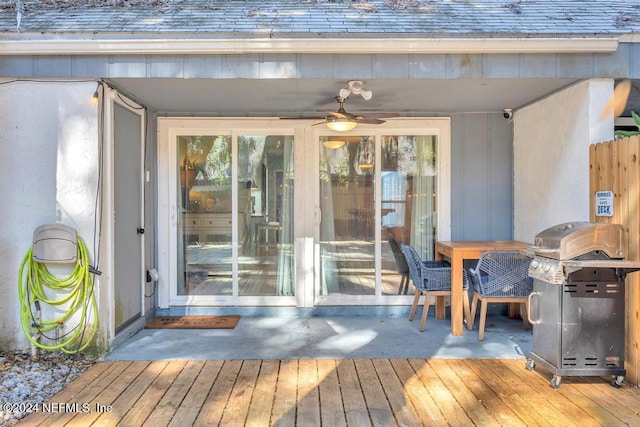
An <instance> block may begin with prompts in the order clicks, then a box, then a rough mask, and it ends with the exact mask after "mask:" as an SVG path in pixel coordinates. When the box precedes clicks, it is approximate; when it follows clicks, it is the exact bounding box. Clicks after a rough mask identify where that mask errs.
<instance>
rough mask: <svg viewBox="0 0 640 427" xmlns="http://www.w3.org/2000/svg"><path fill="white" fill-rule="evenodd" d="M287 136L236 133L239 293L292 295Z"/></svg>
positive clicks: (290, 154) (291, 177)
mask: <svg viewBox="0 0 640 427" xmlns="http://www.w3.org/2000/svg"><path fill="white" fill-rule="evenodd" d="M293 190H294V168H293V136H286V135H253V136H239V137H238V215H239V216H242V217H243V224H244V231H243V232H242V233H241V234H242V239H241V242H242V246H241V250H240V252H239V254H238V294H239V295H240V296H284V295H294V294H295V292H294V290H295V289H294V288H295V286H294V276H293V274H294V271H295V266H294V257H293V225H294V224H293Z"/></svg>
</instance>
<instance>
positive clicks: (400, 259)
mask: <svg viewBox="0 0 640 427" xmlns="http://www.w3.org/2000/svg"><path fill="white" fill-rule="evenodd" d="M388 242H389V246H390V247H391V252H392V253H393V258H394V259H395V260H396V270H397V271H398V273H400V275H401V276H402V277H401V279H400V287H398V295H400V294H406V293H407V292H408V291H409V266H408V265H407V260H406V259H405V258H404V254H403V253H402V249H401V248H400V245H399V244H398V242H397V241H396V239H394V238H393V237H389V239H388Z"/></svg>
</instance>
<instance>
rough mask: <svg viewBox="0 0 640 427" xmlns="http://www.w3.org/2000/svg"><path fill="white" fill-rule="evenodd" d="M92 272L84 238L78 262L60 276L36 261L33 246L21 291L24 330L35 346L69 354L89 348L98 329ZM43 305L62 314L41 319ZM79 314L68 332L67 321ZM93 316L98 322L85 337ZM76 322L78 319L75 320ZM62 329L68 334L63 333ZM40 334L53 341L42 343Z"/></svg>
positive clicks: (21, 278) (23, 271)
mask: <svg viewBox="0 0 640 427" xmlns="http://www.w3.org/2000/svg"><path fill="white" fill-rule="evenodd" d="M91 273H92V271H91V268H90V265H89V256H88V253H87V248H86V246H85V244H84V242H83V241H82V239H81V238H80V237H78V261H77V262H76V265H75V267H74V269H73V271H72V272H71V274H70V275H69V276H67V277H61V278H58V277H56V276H54V275H53V274H51V273H50V272H49V270H48V269H47V266H46V264H43V263H39V262H36V261H34V260H33V248H30V249H29V251H28V252H27V254H26V255H25V257H24V259H23V260H22V263H21V264H20V272H19V274H18V294H19V298H20V321H21V324H22V330H23V331H24V333H25V335H26V336H27V338H28V339H29V341H31V343H32V344H33V345H35V346H37V347H39V348H42V349H45V350H62V351H63V352H65V353H67V354H73V353H77V352H79V351H82V350H84V349H85V348H87V346H88V345H89V344H90V343H91V341H92V340H93V337H94V336H95V334H96V331H97V329H98V327H97V316H96V313H97V304H96V299H95V294H94V290H93V281H92V280H91ZM49 295H55V296H53V297H51V296H49ZM40 304H48V305H50V306H52V307H60V308H57V309H55V311H59V312H62V314H61V315H60V316H59V317H57V318H55V319H52V320H43V319H41V318H40V317H41V314H40V313H41V310H40ZM52 311H53V310H52ZM76 313H79V319H78V320H77V325H76V326H75V327H73V329H72V330H70V331H68V332H64V329H65V328H66V326H67V325H66V324H67V321H69V320H70V319H72V318H73V317H74V315H76ZM91 317H93V318H95V322H96V324H95V325H93V327H91V328H90V330H89V331H88V332H89V334H88V336H86V337H85V336H84V334H85V332H86V331H87V328H88V325H89V320H90V318H91ZM75 321H76V320H75V319H74V323H75ZM61 331H63V332H64V333H63V334H60V332H61ZM49 332H54V334H55V336H53V337H52V336H48V335H47V333H49ZM39 337H44V338H47V341H50V342H53V343H42V342H40V339H39Z"/></svg>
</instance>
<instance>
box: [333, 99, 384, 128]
mask: <svg viewBox="0 0 640 427" xmlns="http://www.w3.org/2000/svg"><path fill="white" fill-rule="evenodd" d="M335 100H336V101H337V102H338V105H339V107H338V111H330V112H328V113H327V115H326V116H325V122H324V123H326V124H327V127H328V128H329V129H331V130H335V131H338V132H347V131H350V130H352V129H355V127H356V126H358V123H368V124H374V125H379V124H382V123H384V122H385V121H384V120H382V118H383V117H385V118H386V117H396V116H397V114H389V113H378V114H367V115H360V114H352V113H348V112H346V111H345V109H344V103H345V102H346V101H347V98H343V97H341V96H336V97H335Z"/></svg>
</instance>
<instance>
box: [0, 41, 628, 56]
mask: <svg viewBox="0 0 640 427" xmlns="http://www.w3.org/2000/svg"><path fill="white" fill-rule="evenodd" d="M617 48H618V39H617V38H599V37H590V38H586V37H585V38H583V37H576V38H431V39H429V38H425V39H419V38H391V39H390V38H385V39H379V38H358V39H351V38H350V39H344V38H343V39H336V38H332V39H270V38H267V39H154V40H151V39H126V40H125V39H118V40H111V39H106V38H105V39H99V38H96V39H65V40H60V39H56V40H4V41H0V55H52V54H55V55H118V54H121V55H140V54H147V55H153V54H157V55H188V54H199V55H202V54H214V55H215V54H236V55H237V54H249V53H311V54H313V53H317V54H320V53H333V54H398V53H400V54H402V53H404V54H482V53H605V52H615V51H616V50H617Z"/></svg>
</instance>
